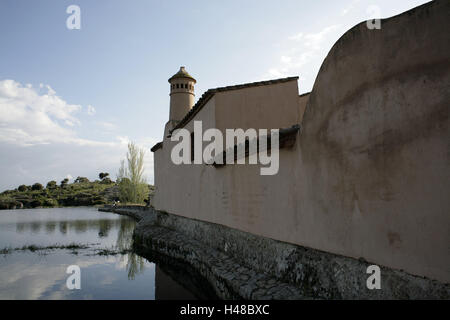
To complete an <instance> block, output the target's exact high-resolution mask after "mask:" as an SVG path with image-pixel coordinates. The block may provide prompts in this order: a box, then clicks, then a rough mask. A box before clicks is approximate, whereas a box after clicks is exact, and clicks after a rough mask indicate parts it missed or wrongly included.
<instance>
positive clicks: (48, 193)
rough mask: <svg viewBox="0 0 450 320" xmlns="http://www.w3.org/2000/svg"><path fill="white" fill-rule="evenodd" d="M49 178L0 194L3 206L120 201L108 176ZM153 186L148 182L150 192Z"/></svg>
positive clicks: (22, 206) (18, 206) (63, 205)
mask: <svg viewBox="0 0 450 320" xmlns="http://www.w3.org/2000/svg"><path fill="white" fill-rule="evenodd" d="M67 182H68V181H67V180H63V181H61V184H60V185H57V183H56V181H50V182H49V183H47V186H46V187H44V186H43V185H41V184H40V183H35V184H34V185H32V186H26V185H21V186H19V187H18V188H17V189H15V190H6V191H4V192H2V193H0V210H1V209H22V208H37V207H73V206H94V205H103V204H110V203H112V202H114V201H117V200H119V188H118V186H117V185H116V183H115V182H114V181H111V180H110V179H109V178H105V179H103V180H101V181H100V180H96V181H89V180H88V179H87V178H83V177H78V178H77V179H76V180H75V182H74V183H70V184H69V183H67ZM152 188H153V186H150V185H149V192H150V190H151V189H152Z"/></svg>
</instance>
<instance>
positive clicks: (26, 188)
mask: <svg viewBox="0 0 450 320" xmlns="http://www.w3.org/2000/svg"><path fill="white" fill-rule="evenodd" d="M17 190H19V191H20V192H24V191H27V190H28V187H27V186H26V185H24V184H22V185H20V186H19V188H17Z"/></svg>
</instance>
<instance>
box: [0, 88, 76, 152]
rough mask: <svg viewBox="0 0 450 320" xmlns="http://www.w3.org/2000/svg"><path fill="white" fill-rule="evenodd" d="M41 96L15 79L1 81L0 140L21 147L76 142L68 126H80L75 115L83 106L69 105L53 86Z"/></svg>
mask: <svg viewBox="0 0 450 320" xmlns="http://www.w3.org/2000/svg"><path fill="white" fill-rule="evenodd" d="M45 87H46V89H47V93H44V94H40V93H39V92H38V91H37V90H35V89H34V88H33V87H32V86H22V85H21V84H20V83H18V82H16V81H14V80H3V81H0V141H3V142H9V143H14V144H20V145H35V144H46V143H51V142H54V141H64V140H70V139H74V137H75V133H74V132H73V131H72V130H71V129H70V128H68V127H73V126H75V125H79V124H80V121H79V120H78V119H77V118H75V117H74V114H75V113H76V112H77V111H79V110H81V106H80V105H74V104H69V103H67V102H66V101H64V100H63V99H61V98H60V97H58V96H57V95H56V92H55V91H54V90H53V89H52V88H51V87H50V86H48V85H47V86H45Z"/></svg>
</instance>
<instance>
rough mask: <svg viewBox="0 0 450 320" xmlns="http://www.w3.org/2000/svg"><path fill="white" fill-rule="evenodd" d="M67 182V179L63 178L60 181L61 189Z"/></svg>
mask: <svg viewBox="0 0 450 320" xmlns="http://www.w3.org/2000/svg"><path fill="white" fill-rule="evenodd" d="M68 182H69V179H68V178H65V179H64V180H62V181H61V188H64V187H66V186H67V183H68Z"/></svg>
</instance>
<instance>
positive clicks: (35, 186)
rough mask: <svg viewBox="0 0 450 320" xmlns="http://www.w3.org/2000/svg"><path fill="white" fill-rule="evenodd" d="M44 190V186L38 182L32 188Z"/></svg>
mask: <svg viewBox="0 0 450 320" xmlns="http://www.w3.org/2000/svg"><path fill="white" fill-rule="evenodd" d="M42 189H44V186H43V185H42V184H40V183H38V182H36V183H35V184H33V186H32V187H31V190H42Z"/></svg>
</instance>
